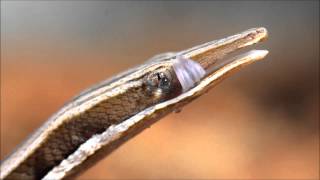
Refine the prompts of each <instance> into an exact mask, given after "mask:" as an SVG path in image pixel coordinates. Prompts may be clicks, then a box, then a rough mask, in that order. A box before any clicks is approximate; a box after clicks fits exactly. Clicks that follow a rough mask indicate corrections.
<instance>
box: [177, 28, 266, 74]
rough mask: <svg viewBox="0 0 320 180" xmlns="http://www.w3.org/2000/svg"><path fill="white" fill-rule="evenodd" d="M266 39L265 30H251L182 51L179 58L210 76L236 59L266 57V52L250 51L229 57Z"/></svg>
mask: <svg viewBox="0 0 320 180" xmlns="http://www.w3.org/2000/svg"><path fill="white" fill-rule="evenodd" d="M267 37H268V32H267V29H266V28H263V27H260V28H252V29H249V30H246V31H244V32H241V33H239V34H236V35H233V36H229V37H227V38H223V39H220V40H215V41H211V42H208V43H205V44H202V45H199V46H196V47H194V48H191V49H188V50H186V51H182V52H180V53H179V56H182V57H184V58H186V59H192V60H193V61H195V62H197V63H198V64H200V65H201V67H202V68H203V69H204V70H205V71H206V74H210V73H212V72H213V71H215V70H217V69H218V68H221V67H223V66H224V65H226V64H228V63H230V62H231V61H234V60H236V59H237V58H244V57H245V56H250V57H253V56H254V57H260V56H263V57H264V56H266V55H267V53H268V51H267V50H251V51H249V52H246V53H243V54H240V55H237V56H235V57H229V56H230V54H233V53H235V52H236V51H239V50H240V49H243V48H245V47H248V46H251V45H253V44H256V43H259V42H261V41H263V40H265V39H266V38H267ZM221 60H223V62H222V63H221V62H220V61H221Z"/></svg>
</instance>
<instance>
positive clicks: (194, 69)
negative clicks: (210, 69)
mask: <svg viewBox="0 0 320 180" xmlns="http://www.w3.org/2000/svg"><path fill="white" fill-rule="evenodd" d="M173 69H174V71H175V73H176V76H177V78H178V80H179V82H180V84H181V86H182V90H183V92H186V91H188V90H189V89H190V88H192V87H194V86H195V84H196V83H197V82H199V81H200V79H201V78H203V77H204V76H205V74H206V71H205V70H204V69H203V68H202V66H201V65H200V64H199V63H197V62H195V61H193V60H191V59H187V58H184V57H182V56H177V58H176V59H175V60H174V63H173Z"/></svg>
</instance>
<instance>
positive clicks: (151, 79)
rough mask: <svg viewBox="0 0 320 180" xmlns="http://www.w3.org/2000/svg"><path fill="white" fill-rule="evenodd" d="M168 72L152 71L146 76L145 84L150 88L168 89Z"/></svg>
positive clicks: (169, 83)
mask: <svg viewBox="0 0 320 180" xmlns="http://www.w3.org/2000/svg"><path fill="white" fill-rule="evenodd" d="M171 81H172V78H171V75H170V72H167V71H163V72H154V73H151V74H150V75H149V76H148V77H147V85H148V88H149V89H150V90H161V91H169V90H170V87H171Z"/></svg>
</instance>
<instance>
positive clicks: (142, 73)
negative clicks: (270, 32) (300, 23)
mask: <svg viewBox="0 0 320 180" xmlns="http://www.w3.org/2000/svg"><path fill="white" fill-rule="evenodd" d="M266 38H267V30H266V29H265V28H263V27H260V28H252V29H249V30H246V31H243V32H241V33H238V34H235V35H233V36H229V37H227V38H223V39H220V40H215V41H211V42H208V43H205V44H202V45H199V46H195V47H193V48H190V49H187V50H183V51H180V52H177V53H165V54H160V55H157V56H155V57H153V58H151V59H150V60H148V61H146V62H145V63H144V64H142V65H140V66H137V67H135V68H132V69H130V70H128V71H126V72H124V73H122V74H119V75H117V76H115V77H113V78H111V79H109V80H106V81H103V82H101V83H99V84H97V85H95V86H93V87H92V88H89V89H88V90H86V91H84V92H82V93H81V94H80V95H79V96H77V97H75V98H74V99H72V100H71V101H70V102H68V103H67V104H66V105H65V106H64V107H62V108H61V109H60V110H59V111H58V112H57V113H56V114H54V115H53V116H52V117H50V118H49V119H48V121H47V122H46V123H45V124H44V125H42V126H41V127H40V128H39V129H38V130H37V131H36V132H35V133H34V134H33V135H32V136H31V137H30V138H28V139H27V140H26V141H25V142H24V143H23V144H22V145H21V146H20V147H19V148H18V149H17V150H15V152H13V153H12V154H11V155H10V156H9V157H7V159H5V160H4V161H2V163H1V174H0V177H1V179H63V178H67V177H74V176H75V175H77V174H79V172H82V171H84V170H85V169H87V168H88V167H90V166H91V165H92V164H93V163H95V162H97V161H98V160H99V159H101V158H102V157H103V156H106V155H107V154H109V153H110V152H111V151H112V150H114V149H115V148H117V147H118V146H120V145H121V144H122V143H124V142H125V141H127V140H128V139H129V138H131V137H133V136H134V135H136V134H138V133H139V132H141V131H142V130H143V129H144V128H146V127H149V126H150V125H151V124H152V123H154V122H156V121H157V120H159V119H160V118H162V117H164V116H165V115H167V114H169V113H171V112H173V111H179V110H181V108H182V107H183V106H184V105H186V104H188V103H190V102H191V101H193V100H194V99H196V98H197V97H199V96H201V95H203V94H204V93H205V92H207V91H208V90H209V89H210V88H212V87H213V86H214V85H216V84H217V83H218V82H220V81H221V80H222V79H224V78H225V77H227V76H228V75H229V74H230V73H231V72H234V71H236V70H239V69H241V68H242V67H244V66H245V65H247V64H250V63H252V62H255V61H257V60H260V59H263V58H264V57H265V56H266V55H267V53H268V51H267V50H251V51H249V52H247V53H244V54H240V55H238V56H235V57H231V58H229V60H228V61H225V62H224V63H221V64H218V63H217V62H218V61H219V60H221V59H225V57H226V55H228V54H229V53H231V52H234V51H236V50H238V49H241V48H244V47H247V46H250V45H252V44H255V43H258V42H260V41H261V40H263V39H266Z"/></svg>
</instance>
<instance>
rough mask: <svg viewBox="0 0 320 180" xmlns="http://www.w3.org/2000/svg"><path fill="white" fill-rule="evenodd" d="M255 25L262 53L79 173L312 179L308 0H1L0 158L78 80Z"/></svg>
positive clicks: (313, 33)
mask: <svg viewBox="0 0 320 180" xmlns="http://www.w3.org/2000/svg"><path fill="white" fill-rule="evenodd" d="M259 26H263V27H266V28H267V29H268V30H269V39H268V40H267V41H265V42H263V43H262V44H261V45H258V46H256V47H254V48H257V49H268V50H269V51H270V54H269V55H268V56H267V58H266V59H265V60H264V61H261V62H258V63H256V64H253V65H251V66H249V67H247V68H245V69H244V70H242V71H240V72H239V73H237V74H235V75H234V76H232V77H230V78H228V79H226V80H225V81H223V82H222V83H221V84H220V85H218V86H217V87H215V88H213V89H212V90H211V91H210V93H208V94H205V95H204V96H202V97H200V98H199V99H198V100H196V101H194V102H193V103H191V104H189V105H188V106H186V107H185V108H184V109H183V111H182V112H181V113H178V114H171V115H169V116H167V117H166V118H164V119H162V120H160V121H159V122H157V123H156V124H154V125H153V126H152V127H151V128H148V129H146V130H145V131H144V132H142V133H141V134H139V135H138V136H136V137H135V138H133V139H132V140H130V141H129V142H127V143H125V144H124V145H123V146H121V147H120V148H118V149H117V150H116V151H114V152H113V153H112V154H111V155H110V156H108V157H106V158H105V159H103V160H101V161H100V162H99V163H98V164H96V165H95V166H94V167H92V168H91V169H90V170H88V171H86V172H85V173H84V174H82V175H81V176H80V177H79V179H118V178H121V179H155V178H156V179H173V178H175V179H177V178H180V179H184V178H188V179H192V178H207V179H222V178H224V179H234V178H240V179H247V178H253V179H281V178H282V179H318V178H319V152H318V150H319V1H226V2H222V1H211V2H209V1H199V2H195V1H194V2H193V1H173V2H161V1H153V2H145V1H136V2H127V1H122V2H115V1H94V2H89V1H67V2H62V1H45V2H39V1H1V159H4V158H5V157H6V156H7V155H8V154H10V152H11V151H12V150H14V148H15V147H16V146H17V145H18V144H19V143H21V142H22V141H23V140H24V139H25V138H26V137H27V136H28V135H29V134H30V133H31V132H33V131H34V130H35V129H36V128H38V127H39V126H40V125H41V124H42V123H43V122H44V121H45V120H46V119H47V118H48V117H49V116H50V115H52V114H53V113H54V112H56V111H57V110H58V109H59V108H60V107H62V106H63V104H64V103H65V102H67V101H68V100H70V99H71V98H72V97H74V96H75V95H77V94H78V93H79V92H81V91H82V90H83V89H86V88H88V87H89V86H91V85H93V84H95V83H97V82H100V81H102V80H104V79H106V78H109V77H111V76H113V75H115V74H117V73H119V72H121V71H124V70H126V69H128V68H130V67H132V66H135V65H137V64H140V63H143V62H144V61H145V60H147V59H148V58H149V57H151V56H153V55H155V54H159V53H162V52H166V51H179V50H182V49H185V48H189V47H192V46H194V45H198V44H201V43H204V42H207V41H211V40H214V39H220V38H223V37H226V36H229V35H232V34H235V33H238V32H241V31H243V30H246V29H249V28H252V27H259Z"/></svg>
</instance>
